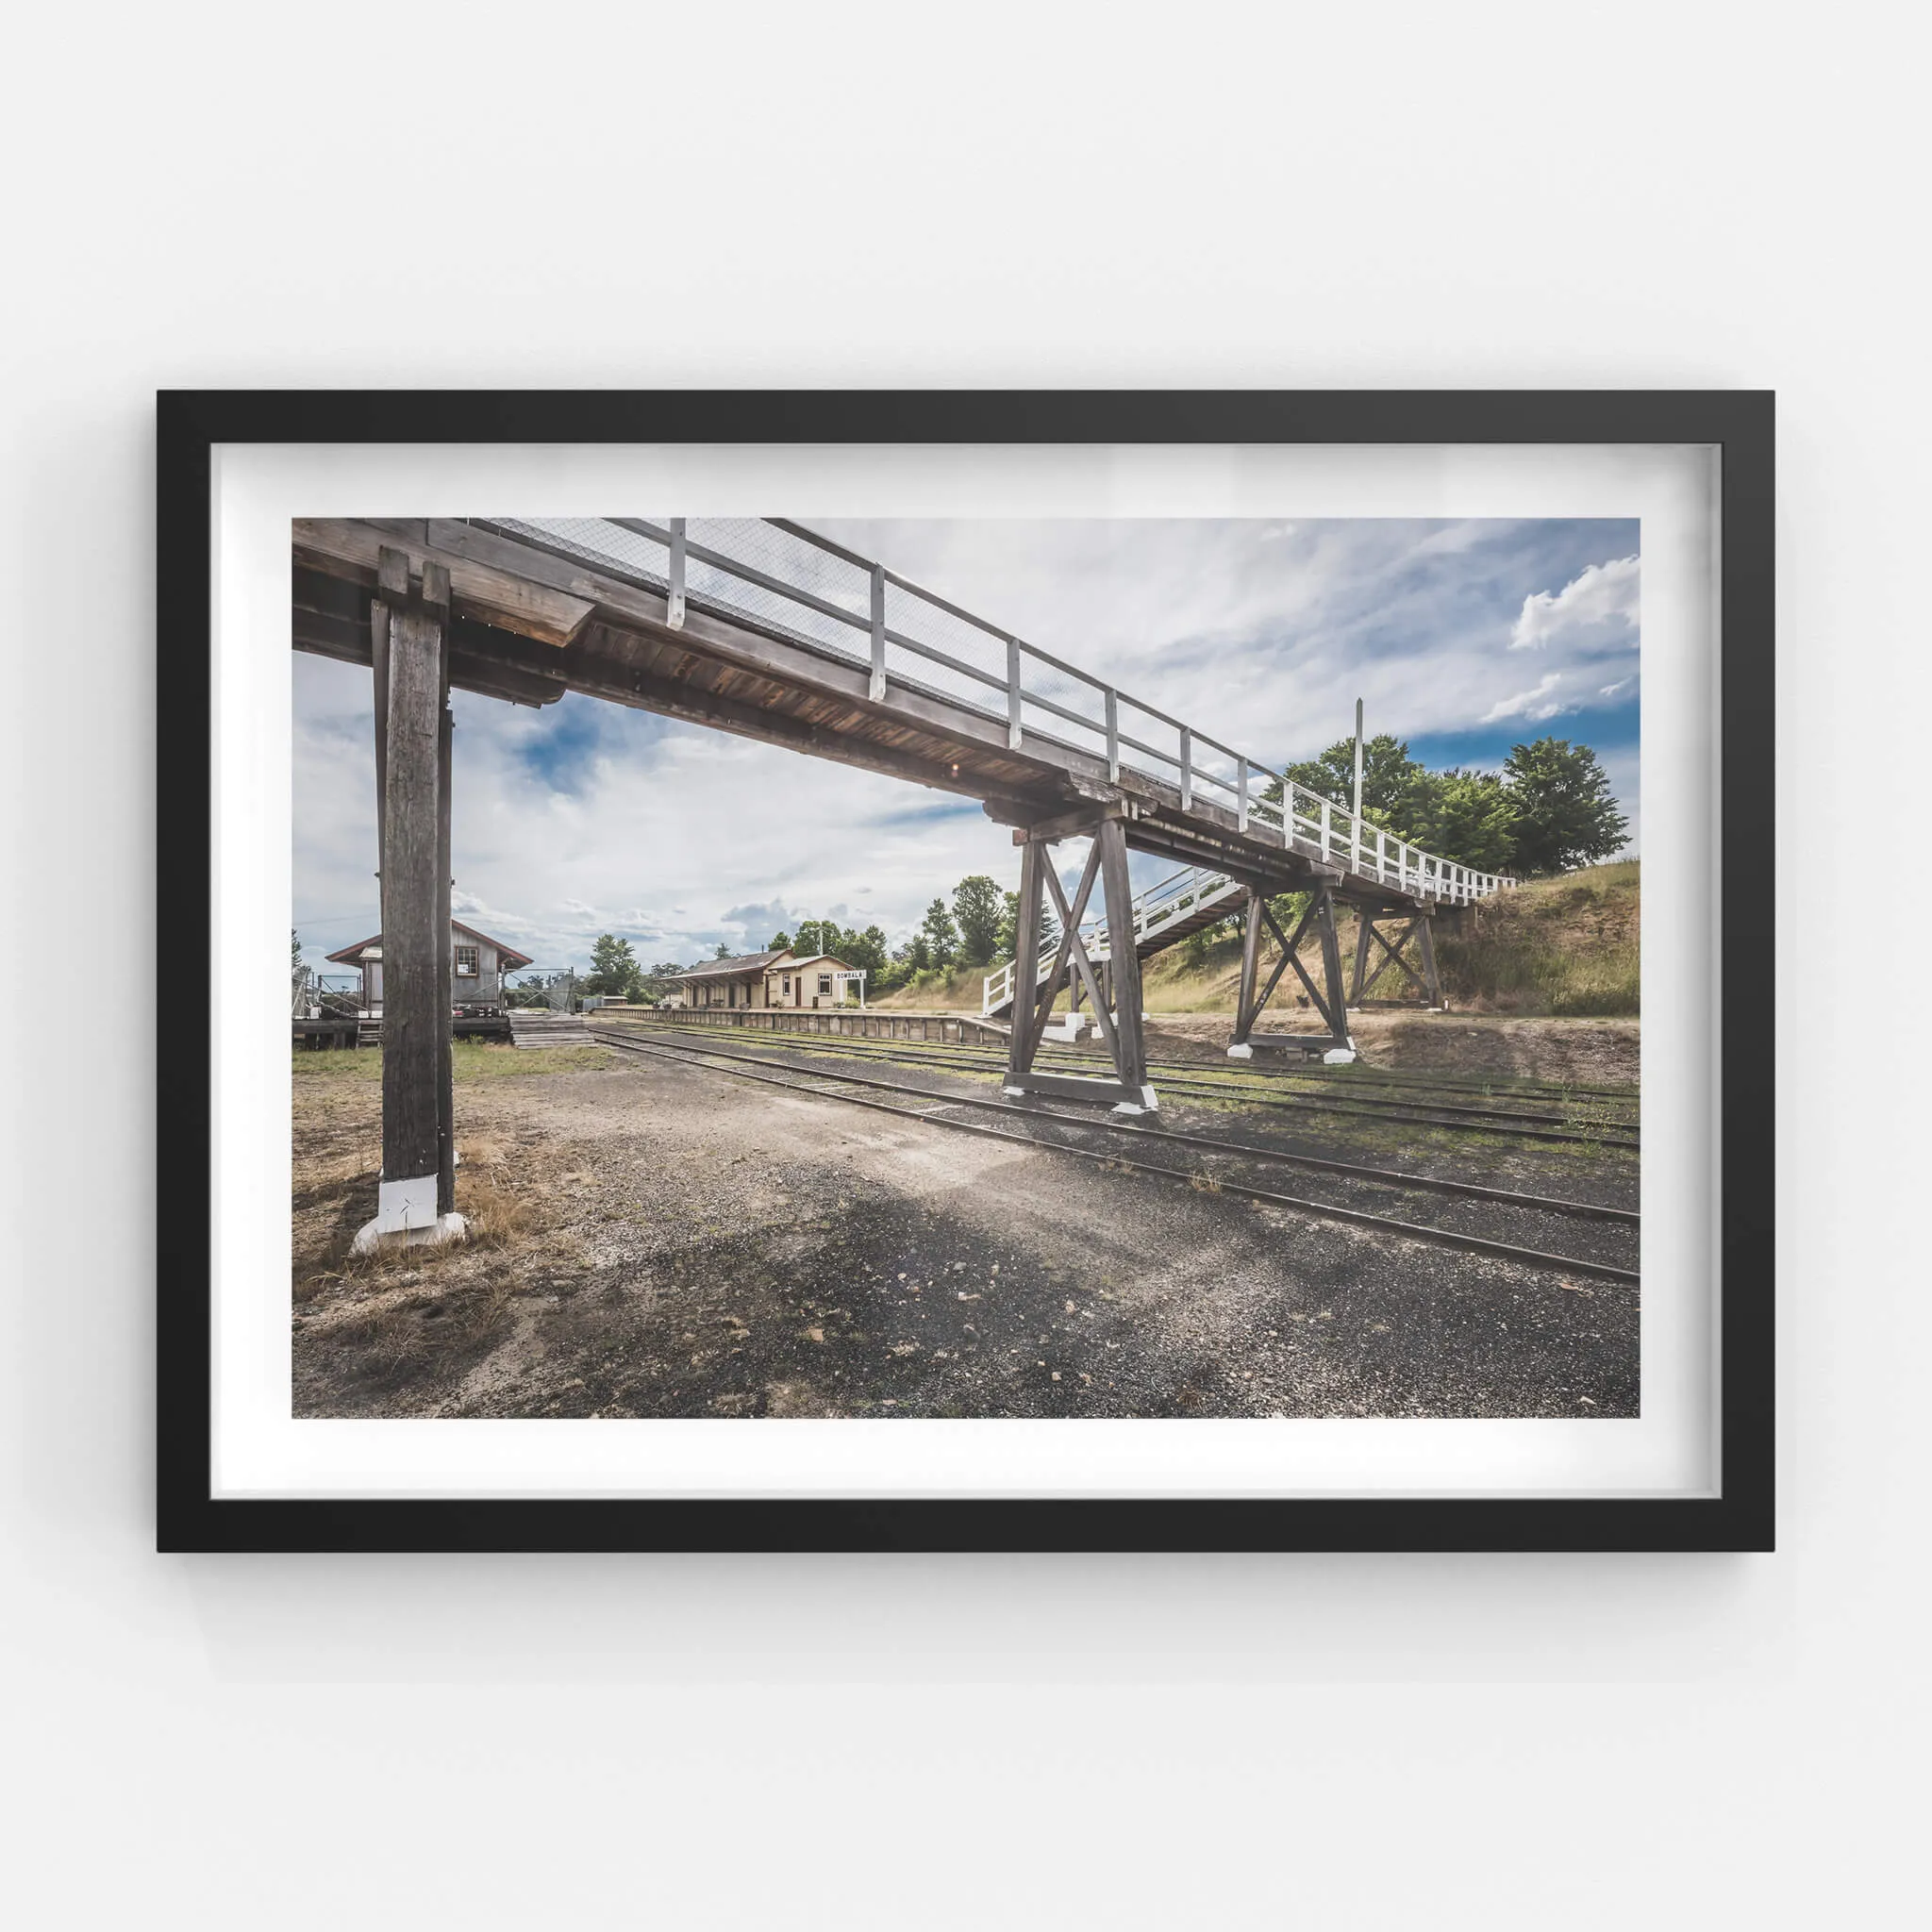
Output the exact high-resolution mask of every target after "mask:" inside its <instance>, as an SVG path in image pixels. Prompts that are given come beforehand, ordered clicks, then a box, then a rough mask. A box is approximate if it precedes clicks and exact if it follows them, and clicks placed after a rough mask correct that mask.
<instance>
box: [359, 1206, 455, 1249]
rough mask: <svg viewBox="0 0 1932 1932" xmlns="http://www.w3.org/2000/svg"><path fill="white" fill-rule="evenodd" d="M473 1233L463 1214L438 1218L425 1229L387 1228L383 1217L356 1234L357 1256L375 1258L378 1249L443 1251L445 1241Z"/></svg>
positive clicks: (440, 1215)
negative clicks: (429, 1249)
mask: <svg viewBox="0 0 1932 1932" xmlns="http://www.w3.org/2000/svg"><path fill="white" fill-rule="evenodd" d="M469 1232H470V1224H469V1223H468V1222H467V1221H465V1220H464V1219H463V1217H462V1216H461V1215H460V1214H439V1215H438V1216H437V1217H436V1219H435V1220H434V1221H432V1222H430V1223H429V1224H427V1225H425V1226H423V1227H384V1226H383V1224H382V1221H381V1219H380V1217H378V1218H377V1219H376V1220H375V1221H365V1222H364V1223H363V1224H362V1225H361V1226H360V1227H359V1228H358V1229H357V1231H356V1239H355V1241H354V1243H353V1247H354V1252H355V1253H357V1254H358V1255H369V1254H374V1253H375V1250H376V1249H377V1248H380V1247H391V1248H440V1247H441V1246H442V1244H443V1243H444V1242H445V1241H461V1240H462V1239H463V1238H464V1237H465V1236H466V1235H467V1234H468V1233H469Z"/></svg>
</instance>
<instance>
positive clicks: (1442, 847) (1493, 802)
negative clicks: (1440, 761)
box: [1401, 766, 1519, 873]
mask: <svg viewBox="0 0 1932 1932" xmlns="http://www.w3.org/2000/svg"><path fill="white" fill-rule="evenodd" d="M1518 809H1519V808H1518V802H1517V798H1516V794H1515V793H1514V792H1513V791H1511V789H1510V788H1509V787H1508V786H1507V785H1506V784H1505V783H1504V782H1503V780H1502V779H1501V778H1500V777H1499V776H1498V775H1497V774H1495V773H1494V772H1466V771H1464V770H1462V769H1461V767H1459V766H1457V767H1454V768H1452V769H1451V770H1449V771H1446V772H1430V773H1425V774H1424V783H1422V784H1420V785H1418V786H1417V787H1416V788H1415V789H1414V791H1413V793H1412V795H1411V798H1410V801H1409V809H1408V812H1407V816H1406V822H1405V824H1404V826H1403V828H1402V831H1401V836H1402V837H1403V838H1405V839H1407V841H1409V843H1410V844H1412V845H1420V846H1421V847H1422V848H1423V850H1424V852H1433V853H1434V854H1435V855H1436V856H1437V857H1438V858H1448V859H1453V860H1454V861H1455V862H1456V863H1457V865H1467V866H1473V867H1474V869H1475V870H1476V871H1477V872H1498V873H1500V872H1507V871H1508V870H1509V869H1510V867H1511V866H1512V865H1513V864H1514V863H1515V858H1516V826H1517V814H1518Z"/></svg>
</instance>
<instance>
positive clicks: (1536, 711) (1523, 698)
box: [1481, 671, 1571, 724]
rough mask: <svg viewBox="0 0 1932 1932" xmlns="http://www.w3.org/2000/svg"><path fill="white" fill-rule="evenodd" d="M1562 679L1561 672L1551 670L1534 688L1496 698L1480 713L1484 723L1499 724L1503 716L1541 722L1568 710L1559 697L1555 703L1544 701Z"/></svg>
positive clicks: (1535, 722) (1533, 722)
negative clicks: (1512, 695)
mask: <svg viewBox="0 0 1932 1932" xmlns="http://www.w3.org/2000/svg"><path fill="white" fill-rule="evenodd" d="M1562 681H1563V675H1562V673H1561V672H1558V671H1552V672H1551V673H1550V674H1549V675H1548V676H1547V677H1544V678H1541V679H1539V680H1538V683H1537V685H1536V688H1535V690H1533V691H1518V692H1517V693H1516V695H1515V696H1514V697H1511V698H1498V699H1497V701H1496V702H1495V703H1494V704H1493V705H1491V707H1490V708H1489V709H1488V710H1487V711H1485V712H1484V713H1483V715H1482V719H1481V722H1482V723H1483V724H1500V723H1501V722H1502V721H1503V720H1504V719H1505V718H1523V719H1525V720H1526V721H1527V722H1528V723H1530V724H1541V723H1542V722H1543V720H1544V719H1545V718H1554V717H1557V715H1558V714H1559V713H1561V712H1563V711H1566V710H1569V709H1570V708H1571V707H1570V706H1568V705H1566V704H1564V703H1563V702H1562V700H1561V699H1560V698H1559V699H1557V701H1556V702H1555V703H1545V702H1544V700H1545V699H1547V698H1548V697H1549V695H1550V693H1551V692H1552V691H1555V690H1556V689H1557V686H1558V685H1559V684H1561V683H1562Z"/></svg>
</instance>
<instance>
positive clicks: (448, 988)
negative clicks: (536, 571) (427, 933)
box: [423, 563, 457, 1214]
mask: <svg viewBox="0 0 1932 1932" xmlns="http://www.w3.org/2000/svg"><path fill="white" fill-rule="evenodd" d="M423 601H424V604H425V607H427V608H429V609H430V610H431V611H432V612H433V613H434V614H435V617H436V620H437V628H438V630H439V631H440V632H441V640H442V643H441V650H440V651H439V652H438V654H437V655H438V657H439V658H441V673H442V677H441V691H440V692H439V702H438V705H437V720H436V724H437V730H436V940H437V980H436V983H437V986H438V988H439V989H440V990H441V1005H440V1006H439V1008H438V1009H437V1011H438V1020H439V1024H438V1025H437V1029H436V1059H437V1066H436V1211H437V1212H438V1213H439V1214H453V1213H455V1212H456V1206H457V1135H456V1067H455V1060H454V1055H455V1049H454V1045H453V1039H452V1036H453V1033H454V1028H453V1026H452V1024H451V1018H450V1006H451V1001H452V999H453V997H454V989H455V986H456V981H455V979H454V978H453V977H452V976H451V973H450V967H451V964H452V961H451V958H450V948H451V945H452V944H453V942H454V936H453V935H452V933H451V931H450V924H449V922H450V903H449V902H450V889H451V886H452V885H453V883H454V881H453V880H452V879H451V877H450V852H449V817H450V762H451V752H452V750H453V741H454V739H455V735H456V717H455V714H454V713H453V712H452V711H451V710H450V708H449V641H448V640H449V572H448V571H447V570H446V569H445V568H444V567H443V566H442V565H441V564H440V563H425V564H424V566H423Z"/></svg>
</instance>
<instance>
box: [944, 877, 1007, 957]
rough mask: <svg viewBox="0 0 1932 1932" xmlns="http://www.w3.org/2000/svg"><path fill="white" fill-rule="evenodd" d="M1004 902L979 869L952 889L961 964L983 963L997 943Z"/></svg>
mask: <svg viewBox="0 0 1932 1932" xmlns="http://www.w3.org/2000/svg"><path fill="white" fill-rule="evenodd" d="M1004 910H1005V904H1004V901H1003V900H1002V898H1001V896H1000V889H999V886H998V885H997V884H996V883H995V882H994V881H993V880H991V879H990V878H988V877H987V875H986V874H984V873H983V872H976V873H974V874H971V875H970V876H969V877H967V878H963V879H961V880H960V881H959V883H958V885H957V886H955V887H954V888H953V913H954V916H955V917H956V918H957V919H958V922H959V959H960V963H961V964H962V965H966V966H984V965H985V964H986V962H987V961H988V960H989V959H991V958H992V956H993V949H994V948H995V947H996V946H997V945H998V944H999V938H1000V914H1001V913H1002V911H1004Z"/></svg>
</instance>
